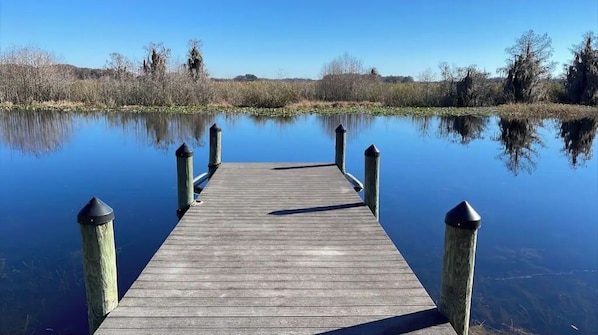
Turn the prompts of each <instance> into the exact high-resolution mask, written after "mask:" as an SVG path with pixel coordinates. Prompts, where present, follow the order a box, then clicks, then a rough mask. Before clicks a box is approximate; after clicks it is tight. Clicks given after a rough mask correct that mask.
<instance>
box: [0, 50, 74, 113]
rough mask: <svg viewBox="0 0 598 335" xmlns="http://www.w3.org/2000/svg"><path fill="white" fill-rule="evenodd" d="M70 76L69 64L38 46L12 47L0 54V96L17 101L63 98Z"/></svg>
mask: <svg viewBox="0 0 598 335" xmlns="http://www.w3.org/2000/svg"><path fill="white" fill-rule="evenodd" d="M70 80H71V73H70V70H69V68H68V67H65V66H61V65H59V64H58V63H57V60H56V57H55V56H54V55H53V54H52V53H50V52H48V51H45V50H42V49H40V48H36V47H21V48H14V47H13V48H11V49H9V50H7V51H6V52H4V53H2V54H1V55H0V94H1V95H2V96H0V100H7V101H11V102H13V103H19V104H22V103H31V102H34V101H37V102H39V101H49V100H64V99H66V98H67V91H68V89H67V86H68V84H69V82H70Z"/></svg>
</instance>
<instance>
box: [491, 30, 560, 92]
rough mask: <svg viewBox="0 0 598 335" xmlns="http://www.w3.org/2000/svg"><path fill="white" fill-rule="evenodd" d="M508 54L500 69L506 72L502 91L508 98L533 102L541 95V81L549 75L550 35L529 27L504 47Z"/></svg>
mask: <svg viewBox="0 0 598 335" xmlns="http://www.w3.org/2000/svg"><path fill="white" fill-rule="evenodd" d="M506 51H507V53H508V54H509V55H510V57H509V58H508V59H507V65H506V66H505V67H504V68H502V69H501V71H502V72H503V73H505V74H506V75H507V78H506V79H505V82H504V93H505V96H506V99H507V101H509V102H524V103H529V102H534V101H537V100H539V99H540V98H541V97H542V95H543V93H544V92H543V91H542V81H544V80H546V79H549V78H550V73H551V71H552V69H553V68H554V63H553V62H551V61H550V57H552V52H553V50H552V39H551V38H550V37H549V36H548V35H547V34H544V35H538V34H536V33H535V32H534V31H533V30H529V31H527V32H526V33H524V34H523V35H521V37H519V39H517V42H516V43H515V45H514V46H512V47H510V48H507V49H506Z"/></svg>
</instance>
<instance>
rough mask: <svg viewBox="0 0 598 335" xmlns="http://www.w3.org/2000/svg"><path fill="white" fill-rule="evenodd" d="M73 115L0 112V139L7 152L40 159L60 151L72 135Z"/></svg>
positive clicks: (64, 113) (40, 111)
mask: <svg viewBox="0 0 598 335" xmlns="http://www.w3.org/2000/svg"><path fill="white" fill-rule="evenodd" d="M74 120H75V115H74V114H73V113H66V112H55V111H43V110H10V111H4V112H2V113H0V140H1V141H2V142H3V143H4V144H5V145H6V146H7V147H9V148H10V149H13V150H18V151H21V152H23V153H25V154H31V155H34V156H43V155H47V154H50V153H52V152H55V151H58V150H60V149H61V148H62V147H63V145H64V144H65V143H66V142H67V141H69V140H70V138H71V137H72V135H73V129H74Z"/></svg>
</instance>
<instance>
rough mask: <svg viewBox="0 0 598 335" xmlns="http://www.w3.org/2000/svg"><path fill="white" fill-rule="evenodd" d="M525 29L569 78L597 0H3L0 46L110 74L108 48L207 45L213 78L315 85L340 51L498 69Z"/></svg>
mask: <svg viewBox="0 0 598 335" xmlns="http://www.w3.org/2000/svg"><path fill="white" fill-rule="evenodd" d="M529 29H533V30H535V31H536V32H538V33H548V34H549V36H550V37H551V38H552V42H553V43H552V45H553V47H554V49H555V50H554V58H553V60H554V61H556V62H559V65H558V72H561V68H562V65H561V64H562V63H564V62H567V61H568V60H570V59H571V53H570V50H569V49H570V47H571V45H573V44H578V43H579V42H580V41H581V38H582V34H583V33H584V32H586V31H589V30H593V31H597V30H598V0H516V1H515V0H475V1H474V0H469V1H466V0H451V1H448V0H446V1H430V0H417V1H416V0H412V1H407V0H387V1H377V0H369V1H353V0H344V1H337V0H334V1H333V0H310V1H308V0H305V1H287V0H268V1H266V0H248V1H235V0H217V1H216V0H214V1H200V0H195V1H175V0H172V1H147V0H146V1H133V0H131V1H130V0H102V1H84V0H80V1H76V0H55V1H45V0H0V50H6V49H8V48H10V47H12V46H37V47H40V48H42V49H45V50H48V51H52V52H53V53H54V54H55V55H56V56H57V57H58V58H59V59H60V61H61V62H64V63H70V64H73V65H77V66H81V67H103V66H104V65H105V64H106V60H107V59H108V55H109V54H110V53H112V52H119V53H122V54H124V55H125V56H128V57H129V58H131V59H133V60H136V61H140V60H141V59H142V58H143V56H144V49H143V46H145V45H147V44H148V43H149V42H163V43H164V45H165V46H166V47H168V48H170V49H171V50H172V57H171V58H172V60H175V61H176V60H178V61H180V62H182V61H184V59H185V55H186V46H187V41H188V40H189V39H199V40H201V41H202V42H203V53H204V60H205V64H206V66H207V68H208V71H209V72H210V74H211V75H212V76H213V77H217V78H230V77H234V76H236V75H239V74H245V73H252V74H255V75H257V76H258V77H268V78H278V77H281V76H282V77H308V78H318V77H319V76H320V72H321V70H322V66H323V65H324V64H325V63H326V62H329V61H330V60H332V59H334V58H335V57H338V56H340V55H342V54H343V53H344V52H348V53H349V54H351V55H352V56H354V57H356V58H358V59H361V60H362V61H363V64H364V65H365V66H366V67H370V66H375V67H377V68H378V70H379V72H380V74H382V75H411V76H414V77H417V75H418V74H419V73H421V72H422V71H424V70H425V69H426V68H431V69H432V70H433V71H434V72H438V71H437V69H438V63H439V62H441V61H447V62H448V63H449V64H456V65H458V66H466V65H470V64H476V65H478V66H479V67H481V68H483V69H486V70H487V71H489V72H491V73H492V74H495V73H496V72H495V71H496V69H497V68H498V67H501V66H503V65H504V61H505V58H506V54H505V51H504V50H505V48H506V47H508V46H510V45H513V44H514V42H515V39H516V38H517V37H519V36H520V35H521V34H522V33H523V32H525V31H526V30H529Z"/></svg>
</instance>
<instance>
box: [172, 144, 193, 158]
mask: <svg viewBox="0 0 598 335" xmlns="http://www.w3.org/2000/svg"><path fill="white" fill-rule="evenodd" d="M175 155H176V156H177V157H185V158H187V157H192V156H193V150H191V148H189V147H188V146H187V144H185V143H183V144H182V145H181V146H180V147H179V148H178V149H176V152H175Z"/></svg>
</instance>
